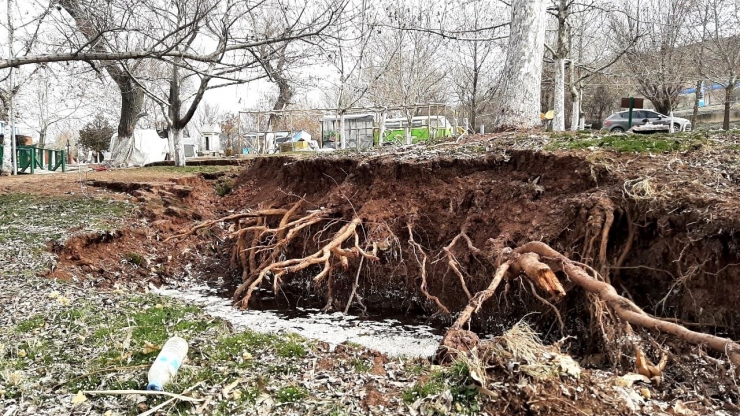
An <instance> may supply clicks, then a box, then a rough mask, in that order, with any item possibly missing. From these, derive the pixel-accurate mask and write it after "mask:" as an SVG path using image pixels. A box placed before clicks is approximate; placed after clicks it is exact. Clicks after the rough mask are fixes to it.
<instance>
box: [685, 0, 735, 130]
mask: <svg viewBox="0 0 740 416" xmlns="http://www.w3.org/2000/svg"><path fill="white" fill-rule="evenodd" d="M697 14H698V16H699V22H700V27H702V28H703V30H702V35H703V36H702V39H701V41H700V42H699V44H697V45H693V46H694V47H693V48H692V49H698V51H697V52H696V53H697V55H698V62H697V69H698V70H699V73H700V75H701V78H703V79H707V80H709V81H710V82H712V83H714V84H716V85H721V86H722V88H723V89H724V90H725V97H724V117H723V120H722V128H723V129H724V130H729V129H730V109H731V106H732V93H733V92H734V91H735V88H736V87H737V84H738V82H739V81H740V78H739V77H740V3H739V2H738V1H737V0H706V3H704V7H701V6H700V7H698V8H697ZM697 87H698V90H700V89H701V84H700V83H697ZM698 93H699V92H698V91H697V94H698ZM696 101H697V103H696V104H697V105H696V107H698V96H697V100H696Z"/></svg>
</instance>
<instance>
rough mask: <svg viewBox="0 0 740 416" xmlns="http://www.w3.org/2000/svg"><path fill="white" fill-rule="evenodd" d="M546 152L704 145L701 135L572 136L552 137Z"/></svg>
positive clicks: (671, 149)
mask: <svg viewBox="0 0 740 416" xmlns="http://www.w3.org/2000/svg"><path fill="white" fill-rule="evenodd" d="M553 138H554V139H555V140H554V141H553V142H551V143H550V144H549V145H548V146H547V147H546V150H577V149H594V148H601V149H611V150H614V151H617V152H623V153H647V152H651V153H658V152H677V151H685V150H692V149H698V148H700V147H701V146H703V145H705V144H706V139H705V138H704V137H703V136H702V135H697V134H691V133H684V134H672V135H668V134H634V135H626V136H625V135H617V136H611V135H607V136H603V137H595V138H586V139H583V138H578V137H573V136H565V137H559V136H558V137H553Z"/></svg>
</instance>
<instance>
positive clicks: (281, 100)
mask: <svg viewBox="0 0 740 416" xmlns="http://www.w3.org/2000/svg"><path fill="white" fill-rule="evenodd" d="M272 76H273V78H274V80H275V82H276V83H277V85H278V98H277V101H275V105H274V106H272V109H273V110H275V111H282V110H285V109H286V108H287V107H288V104H290V100H292V99H293V95H294V94H295V92H294V91H293V88H291V87H290V83H289V82H288V80H287V79H286V78H285V77H283V76H282V75H276V74H272ZM281 116H282V115H278V114H275V113H271V114H270V126H272V127H273V128H274V129H277V123H278V120H280V117H281Z"/></svg>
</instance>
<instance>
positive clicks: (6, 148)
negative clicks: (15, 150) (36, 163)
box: [0, 127, 13, 176]
mask: <svg viewBox="0 0 740 416" xmlns="http://www.w3.org/2000/svg"><path fill="white" fill-rule="evenodd" d="M9 131H10V129H9V128H7V127H6V130H5V131H4V132H3V163H2V171H0V175H2V176H10V171H11V170H13V167H12V166H11V165H12V161H11V159H10V156H11V153H12V151H11V149H10V147H11V146H10V134H9Z"/></svg>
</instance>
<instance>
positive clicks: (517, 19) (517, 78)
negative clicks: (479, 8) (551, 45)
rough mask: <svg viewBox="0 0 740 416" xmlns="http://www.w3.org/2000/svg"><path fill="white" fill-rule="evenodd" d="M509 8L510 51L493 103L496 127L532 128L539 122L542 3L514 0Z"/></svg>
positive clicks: (543, 45)
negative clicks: (495, 101)
mask: <svg viewBox="0 0 740 416" xmlns="http://www.w3.org/2000/svg"><path fill="white" fill-rule="evenodd" d="M511 9H512V13H511V32H510V36H509V52H508V53H507V55H506V63H505V64H504V71H503V85H502V86H501V93H500V95H499V98H498V103H497V106H496V116H495V117H496V119H495V121H494V128H495V129H520V128H533V127H538V126H539V125H540V93H541V88H542V56H543V53H544V49H545V2H544V0H513V1H512V2H511Z"/></svg>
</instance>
